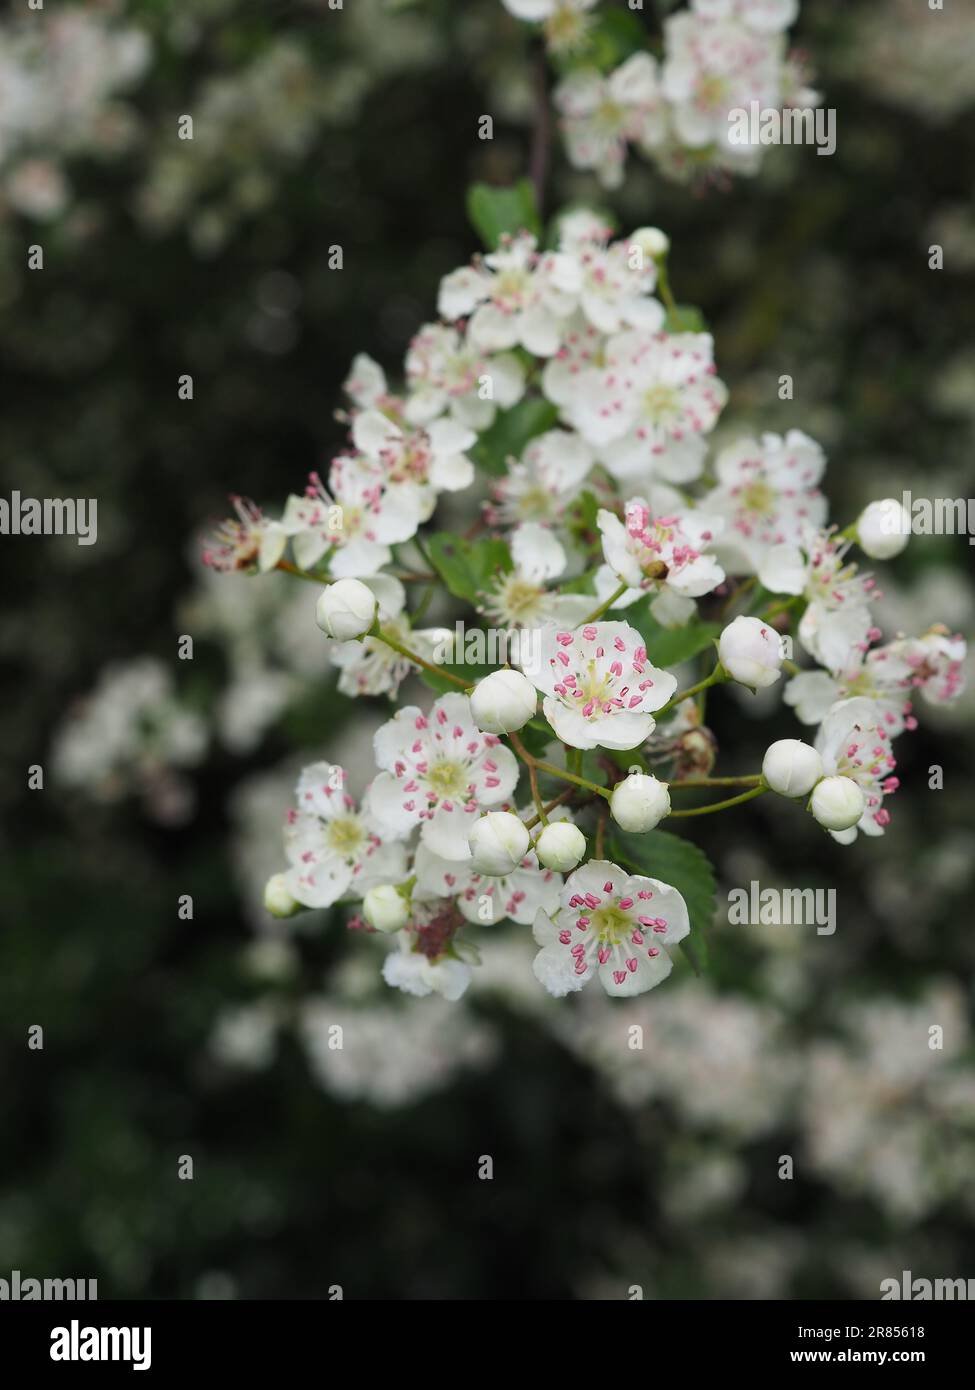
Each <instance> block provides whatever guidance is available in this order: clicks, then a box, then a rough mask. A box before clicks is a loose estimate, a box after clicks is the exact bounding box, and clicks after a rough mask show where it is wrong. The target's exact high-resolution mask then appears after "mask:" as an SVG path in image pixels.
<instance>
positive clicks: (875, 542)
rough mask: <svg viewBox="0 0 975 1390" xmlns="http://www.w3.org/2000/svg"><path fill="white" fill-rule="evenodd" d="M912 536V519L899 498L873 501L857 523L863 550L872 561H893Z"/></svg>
mask: <svg viewBox="0 0 975 1390" xmlns="http://www.w3.org/2000/svg"><path fill="white" fill-rule="evenodd" d="M910 537H911V518H910V516H909V515H908V513H907V512H906V511H905V510H904V508H903V506H902V505H901V503H900V502H898V500H897V498H896V497H885V498H884V499H883V500H882V501H880V502H871V503H870V505H869V507H866V508H865V509H864V511H863V512H862V513H861V516H860V519H859V521H858V522H857V540H858V541H859V542H860V549H861V550H862V551H863V553H864V554H865V555H869V556H870V558H871V560H891V559H893V557H894V556H895V555H899V554H900V553H901V551H902V550H903V549H904V547H905V546H906V545H907V542H908V541H909V540H910Z"/></svg>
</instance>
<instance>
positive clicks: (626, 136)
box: [552, 53, 667, 188]
mask: <svg viewBox="0 0 975 1390" xmlns="http://www.w3.org/2000/svg"><path fill="white" fill-rule="evenodd" d="M552 99H553V101H554V102H555V106H556V108H557V110H558V111H559V112H560V113H561V116H562V130H563V133H564V135H565V146H566V153H567V154H568V156H569V162H570V164H572V165H573V166H574V167H575V168H576V169H594V170H595V171H596V174H597V176H598V178H599V181H600V183H601V184H602V185H603V187H604V188H619V186H620V184H621V183H622V182H623V169H624V165H625V163H626V149H627V144H628V143H632V144H635V145H638V146H639V147H640V148H642V149H644V150H651V149H653V147H654V146H656V145H659V144H660V143H661V142H662V140H663V139H664V136H665V134H666V130H667V108H666V102H665V101H664V96H663V93H662V91H661V88H660V82H659V78H658V71H657V63H656V60H655V59H654V58H653V57H651V55H650V54H649V53H634V54H633V55H632V56H631V57H629V58H627V59H626V61H625V62H624V63H622V64H621V65H620V66H619V67H618V68H616V69H615V71H614V72H611V73H609V74H608V75H607V76H604V75H603V74H602V73H600V72H599V71H598V70H597V69H595V68H584V69H576V70H575V71H574V72H570V73H569V75H568V76H567V77H565V78H563V80H562V81H561V82H560V83H559V85H558V86H557V87H556V88H555V91H554V92H553V94H552Z"/></svg>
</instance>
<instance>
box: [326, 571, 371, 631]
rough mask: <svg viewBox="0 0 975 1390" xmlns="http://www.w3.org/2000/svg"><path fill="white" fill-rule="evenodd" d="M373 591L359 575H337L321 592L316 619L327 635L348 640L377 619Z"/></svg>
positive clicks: (366, 628)
mask: <svg viewBox="0 0 975 1390" xmlns="http://www.w3.org/2000/svg"><path fill="white" fill-rule="evenodd" d="M376 607H377V604H376V595H375V594H374V593H373V592H372V590H371V589H370V588H369V587H368V585H366V584H363V583H362V581H361V579H337V580H336V581H335V583H334V584H329V586H328V588H327V589H325V590H324V591H323V593H322V594H321V596H320V598H319V600H318V604H317V606H316V608H315V621H316V622H317V623H318V626H319V627H320V628H321V630H322V631H323V632H324V633H325V634H326V636H328V637H334V638H335V639H336V641H337V642H351V641H352V639H353V638H355V637H362V636H363V634H364V633H367V632H368V631H369V629H370V628H371V627H372V625H373V623H374V622H375V621H376Z"/></svg>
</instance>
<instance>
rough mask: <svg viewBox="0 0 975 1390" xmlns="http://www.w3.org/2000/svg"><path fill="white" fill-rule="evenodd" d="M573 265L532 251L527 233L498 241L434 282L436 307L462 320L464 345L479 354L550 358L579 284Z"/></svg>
mask: <svg viewBox="0 0 975 1390" xmlns="http://www.w3.org/2000/svg"><path fill="white" fill-rule="evenodd" d="M581 278H582V276H581V271H580V268H579V265H578V263H577V261H576V260H575V259H574V258H573V257H572V256H568V255H566V254H565V253H563V252H559V251H546V252H542V253H539V252H538V251H537V250H536V242H535V238H534V237H533V236H531V235H530V234H529V233H528V232H521V233H519V234H518V236H515V237H506V238H504V239H503V240H502V243H501V246H500V247H499V248H498V250H497V251H492V252H490V253H489V254H488V255H486V256H482V257H481V258H479V259H478V260H476V261H475V262H474V264H473V265H470V266H464V267H463V268H462V269H460V270H455V271H453V272H452V273H451V274H450V275H447V276H445V278H444V279H443V280H442V281H441V283H440V295H439V299H438V308H439V310H440V313H441V314H442V315H443V317H444V318H445V319H448V320H449V321H451V322H453V321H455V320H457V319H460V318H467V316H468V315H470V318H469V321H468V324H467V337H468V340H469V342H471V343H473V345H474V346H475V347H476V348H478V349H480V350H481V351H483V352H505V351H507V350H508V349H509V348H513V347H518V346H519V345H520V346H521V347H524V348H527V350H528V351H529V352H531V353H534V354H535V355H536V356H537V357H551V356H552V354H553V353H554V352H557V351H558V349H559V346H560V343H561V340H562V326H563V323H564V320H565V319H566V318H567V317H568V315H569V314H571V312H572V310H573V309H574V308H575V307H576V301H577V298H578V294H579V289H580V285H581Z"/></svg>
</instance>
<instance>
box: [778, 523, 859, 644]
mask: <svg viewBox="0 0 975 1390" xmlns="http://www.w3.org/2000/svg"><path fill="white" fill-rule="evenodd" d="M848 550H849V542H847V541H842V540H840V539H838V538H837V537H835V536H832V535H830V534H829V533H828V532H819V533H818V534H816V533H812V535H811V538H810V539H809V540H806V541H805V542H804V543H803V545H802V546H798V545H790V544H779V545H773V546H770V547H769V549H768V550H767V551H766V552H765V553H764V555H763V556H762V558H761V560H760V562H759V564H758V577H759V579H760V580H761V582H762V584H764V586H765V587H766V588H767V589H769V590H770V591H771V592H772V593H774V594H794V595H802V596H803V597H804V598H806V599H807V600H808V603H807V606H806V611H805V612H804V613H803V615H802V618H801V620H800V623H799V641H800V642H801V643H802V645H803V646H804V647H805V648H806V651H808V652H809V653H810V655H811V656H814V657H815V658H816V660H817V661H819V662H821V663H822V664H823V665H824V666H829V667H830V668H831V669H834V670H835V669H838V668H839V667H841V666H842V665H843V664H844V662H845V661H846V660H847V658H848V657H849V655H850V652H851V651H852V650H853V649H854V648H858V647H859V648H864V647H865V645H866V643H867V640H868V634H869V632H870V630H871V628H872V626H873V619H872V618H871V616H870V608H869V603H870V600H871V598H875V597H876V596H877V595H876V594H875V592H874V590H875V588H876V581H875V580H874V579H873V578H872V576H870V575H861V574H859V573H858V571H857V567H856V565H854V564H847V563H846V555H847V552H848Z"/></svg>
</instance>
